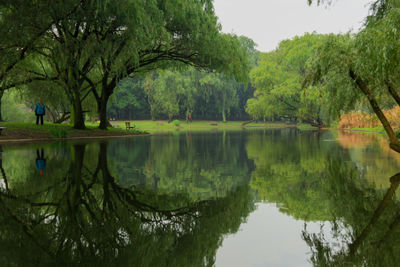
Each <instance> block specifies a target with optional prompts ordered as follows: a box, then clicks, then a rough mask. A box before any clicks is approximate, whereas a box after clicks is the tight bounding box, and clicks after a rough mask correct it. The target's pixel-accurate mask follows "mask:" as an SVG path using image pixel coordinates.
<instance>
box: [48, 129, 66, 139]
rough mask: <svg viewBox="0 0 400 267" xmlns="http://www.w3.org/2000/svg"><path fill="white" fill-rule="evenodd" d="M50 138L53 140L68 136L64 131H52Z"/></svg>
mask: <svg viewBox="0 0 400 267" xmlns="http://www.w3.org/2000/svg"><path fill="white" fill-rule="evenodd" d="M51 136H53V137H55V138H66V137H67V136H68V132H67V130H65V129H52V130H51Z"/></svg>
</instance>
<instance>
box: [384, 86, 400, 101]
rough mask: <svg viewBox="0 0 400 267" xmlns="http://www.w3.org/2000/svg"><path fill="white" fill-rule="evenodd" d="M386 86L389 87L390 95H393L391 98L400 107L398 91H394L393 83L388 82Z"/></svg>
mask: <svg viewBox="0 0 400 267" xmlns="http://www.w3.org/2000/svg"><path fill="white" fill-rule="evenodd" d="M386 85H387V87H388V90H389V93H390V94H391V96H392V97H393V98H394V100H395V101H396V103H397V105H399V106H400V96H399V94H398V93H397V91H396V90H395V89H394V87H393V85H392V83H391V82H389V81H386Z"/></svg>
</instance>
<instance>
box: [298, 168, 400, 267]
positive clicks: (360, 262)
mask: <svg viewBox="0 0 400 267" xmlns="http://www.w3.org/2000/svg"><path fill="white" fill-rule="evenodd" d="M358 179H359V173H358V172H357V171H355V170H354V168H349V167H348V166H345V165H344V164H343V163H342V162H340V161H332V162H331V166H330V168H329V175H328V180H329V182H328V183H327V184H329V188H327V190H329V194H327V196H329V202H330V203H332V204H331V205H330V210H331V212H332V214H333V217H334V218H336V219H335V220H334V221H333V227H332V231H333V232H332V234H333V240H332V238H328V237H327V236H326V234H325V232H324V231H321V232H320V233H310V232H308V230H307V228H305V230H304V232H303V238H304V240H305V241H306V242H307V244H308V245H309V246H310V248H311V251H312V257H311V261H312V262H313V263H314V264H315V265H317V266H394V265H395V263H396V262H398V261H399V260H400V257H399V252H400V245H398V242H397V237H398V236H399V234H400V229H399V226H400V212H399V209H398V203H396V202H397V201H396V200H395V199H393V196H394V193H395V191H396V190H397V188H398V187H399V184H400V174H396V175H395V176H393V177H392V178H391V179H390V182H391V186H390V188H389V189H388V190H387V191H386V193H385V195H384V196H383V195H382V194H381V192H380V191H376V190H374V189H366V188H364V189H363V190H361V189H360V186H359V185H358V184H357V182H358Z"/></svg>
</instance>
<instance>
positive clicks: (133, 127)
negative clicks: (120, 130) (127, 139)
mask: <svg viewBox="0 0 400 267" xmlns="http://www.w3.org/2000/svg"><path fill="white" fill-rule="evenodd" d="M135 127H136V126H135V125H133V126H131V122H130V121H126V122H125V128H126V130H129V129H135Z"/></svg>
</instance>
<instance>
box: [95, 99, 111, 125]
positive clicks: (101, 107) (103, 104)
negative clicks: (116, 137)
mask: <svg viewBox="0 0 400 267" xmlns="http://www.w3.org/2000/svg"><path fill="white" fill-rule="evenodd" d="M108 98H109V96H108V95H107V94H104V93H103V94H102V95H101V98H100V103H99V101H97V109H98V113H99V119H100V125H99V129H102V130H107V127H112V125H111V123H110V122H109V121H108V119H107V103H108Z"/></svg>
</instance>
